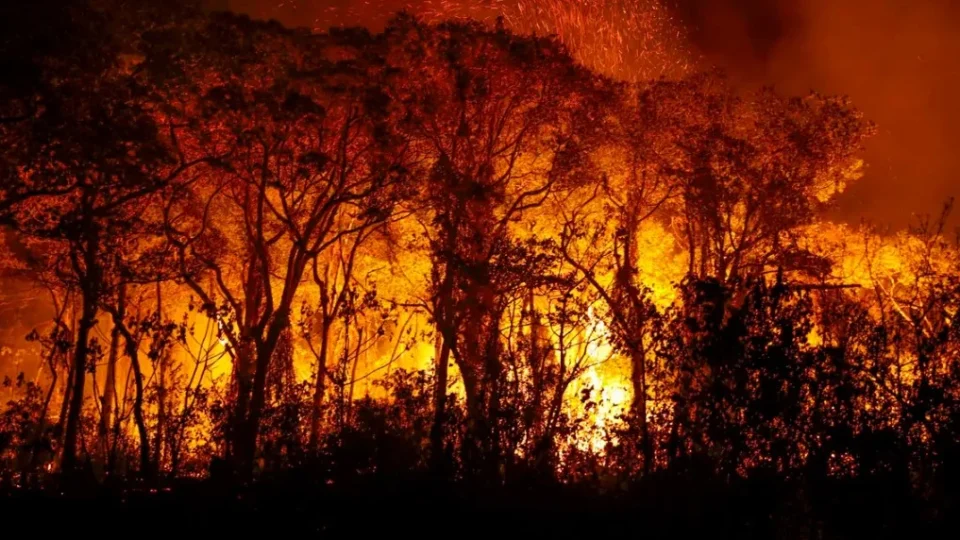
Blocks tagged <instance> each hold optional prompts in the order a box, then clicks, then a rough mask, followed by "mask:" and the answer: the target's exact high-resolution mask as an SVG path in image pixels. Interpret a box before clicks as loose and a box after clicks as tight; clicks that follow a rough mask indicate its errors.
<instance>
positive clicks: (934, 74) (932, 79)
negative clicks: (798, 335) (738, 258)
mask: <svg viewBox="0 0 960 540" xmlns="http://www.w3.org/2000/svg"><path fill="white" fill-rule="evenodd" d="M215 1H218V2H219V3H220V4H228V5H229V7H230V8H231V9H234V10H237V11H241V12H246V13H249V14H251V15H252V16H255V17H263V18H277V19H280V20H281V21H283V22H285V23H287V24H295V25H303V26H313V27H315V28H324V27H326V26H328V25H329V24H335V23H340V24H346V25H352V24H363V25H370V26H374V27H376V26H379V25H381V24H382V23H383V22H384V21H385V20H386V19H387V18H388V17H389V16H390V14H392V13H393V12H395V11H397V10H399V9H401V8H404V7H407V8H413V9H414V10H417V11H425V12H429V13H433V14H437V13H451V15H454V16H456V15H460V16H463V15H469V16H474V17H486V18H488V17H490V16H491V14H494V13H496V12H498V11H503V10H504V9H514V8H515V6H516V5H518V4H528V5H529V4H536V3H537V2H530V1H526V0H473V1H469V0H215ZM569 1H570V2H571V3H573V2H586V1H589V0H569ZM542 3H543V4H553V3H556V0H544V1H543V2H542ZM663 4H664V5H667V6H670V8H671V9H672V10H673V11H674V12H675V17H674V18H676V19H677V20H679V22H680V26H681V27H682V28H683V29H684V32H683V34H685V35H687V36H688V38H689V41H690V42H691V43H690V46H691V47H692V48H693V49H694V50H695V51H696V52H698V53H699V54H700V55H702V57H703V58H704V60H705V62H706V63H708V64H712V65H716V66H719V67H721V68H723V69H725V70H726V71H727V72H728V73H730V75H731V77H732V78H733V80H734V81H736V82H737V83H739V84H741V85H743V86H744V87H756V86H758V85H774V86H776V87H777V88H778V89H780V90H781V91H783V92H785V93H795V94H804V93H806V92H808V91H810V90H816V91H818V92H821V93H827V94H844V95H848V96H850V97H851V98H852V99H853V101H854V103H855V104H856V105H857V106H858V107H860V108H861V109H862V110H863V111H864V112H865V113H866V115H867V117H868V118H870V119H871V120H873V121H874V122H876V123H877V125H878V128H879V133H878V135H877V136H876V137H875V138H874V139H873V140H871V141H870V142H869V144H868V148H867V154H866V160H867V164H868V169H867V174H866V176H865V177H864V178H863V179H862V180H861V181H860V182H859V183H858V184H856V185H855V186H854V187H853V188H852V189H851V190H850V191H849V192H848V193H846V194H845V196H844V197H843V198H842V200H841V203H840V208H839V209H838V212H837V216H836V217H837V218H839V219H841V220H846V221H850V222H856V221H859V220H860V219H867V220H869V221H871V222H874V223H877V224H880V225H890V226H893V227H903V226H905V225H907V224H909V223H910V222H911V221H912V219H913V217H912V216H913V214H936V213H937V212H939V210H940V208H941V205H942V204H943V203H944V202H945V201H946V200H947V199H948V198H950V197H952V196H957V195H960V150H958V149H956V148H955V146H956V144H957V143H958V142H960V69H956V66H955V64H956V59H957V58H960V37H957V34H958V32H960V2H957V1H956V0H920V1H916V0H665V1H664V2H663ZM635 5H638V6H639V5H641V4H639V3H637V4H635ZM651 5H652V4H651ZM957 217H958V216H956V215H955V216H954V221H955V222H957V223H960V220H958V219H957Z"/></svg>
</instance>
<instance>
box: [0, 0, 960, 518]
mask: <svg viewBox="0 0 960 540" xmlns="http://www.w3.org/2000/svg"><path fill="white" fill-rule="evenodd" d="M51 5H52V4H51ZM325 6H326V7H325V8H323V9H318V10H317V11H314V12H313V16H311V17H310V21H311V24H310V26H313V28H309V29H308V28H293V27H287V26H284V25H282V24H280V23H278V22H275V21H271V22H267V21H262V20H258V19H252V18H249V17H247V16H243V15H237V14H234V13H231V12H228V11H217V10H214V9H210V8H211V6H209V5H201V3H199V2H193V1H189V0H172V1H169V2H159V3H158V2H151V1H147V0H143V1H123V2H120V1H113V0H82V1H80V0H78V1H76V2H73V3H71V4H70V5H69V6H67V7H64V8H63V9H59V10H52V9H50V8H51V6H50V5H47V4H46V3H45V2H38V3H37V4H36V5H30V6H19V7H11V8H3V9H4V10H7V11H9V12H10V13H9V15H10V16H9V17H6V18H5V20H7V21H19V22H18V23H16V24H14V25H10V24H7V23H4V24H5V25H6V27H5V28H4V29H3V30H4V31H5V34H4V36H5V37H3V38H2V40H0V45H2V47H3V49H2V54H3V58H2V63H0V226H2V228H3V229H2V230H3V233H4V235H5V244H6V246H7V250H6V252H5V254H4V256H3V257H2V258H0V272H2V274H0V279H2V280H3V283H4V291H3V293H2V295H0V317H2V318H3V320H2V328H3V332H4V334H3V341H2V342H0V346H2V347H3V349H2V351H0V375H2V376H4V377H5V381H4V384H3V387H2V388H0V398H2V403H3V405H2V406H0V493H3V494H14V495H11V497H19V496H20V495H19V494H22V493H42V492H46V491H49V490H51V489H54V490H56V491H63V492H64V493H67V492H70V493H80V494H81V496H83V494H90V493H96V492H97V490H100V489H117V490H119V491H118V492H120V493H123V495H122V497H128V496H130V494H131V493H141V495H142V496H145V497H148V500H153V499H149V497H153V496H161V495H163V496H170V497H174V498H176V497H183V499H182V500H183V501H193V499H192V498H191V497H194V496H195V495H192V493H193V492H191V491H190V490H191V489H197V490H202V489H213V488H210V487H209V486H216V487H217V488H218V489H221V488H222V489H224V490H227V491H225V492H217V493H218V494H220V495H218V496H222V493H230V497H227V498H228V499H230V500H231V501H233V502H231V504H241V505H242V504H250V505H254V504H255V503H252V502H251V503H246V502H243V503H237V502H236V501H237V500H239V501H247V500H258V499H257V497H256V496H254V495H252V494H256V493H260V491H257V490H271V489H274V488H275V486H279V487H276V490H277V492H296V493H297V496H304V495H303V494H304V493H309V494H310V495H309V496H310V497H319V498H321V499H322V500H324V501H326V502H325V503H324V507H325V511H329V512H330V514H329V516H332V517H325V518H324V519H330V520H333V521H336V520H337V519H340V520H341V521H339V522H337V523H339V526H341V527H343V526H345V525H344V522H343V521H342V519H343V518H341V517H337V512H335V511H334V510H331V508H337V506H336V505H337V504H344V505H347V506H349V504H352V503H348V502H342V501H351V500H352V499H349V497H352V496H355V495H354V494H355V491H361V492H363V493H364V496H371V497H379V496H380V495H378V494H377V493H379V492H377V490H378V489H379V490H382V491H383V492H384V493H387V492H389V493H392V491H390V490H398V491H397V492H398V493H417V494H419V493H420V491H419V490H420V489H421V488H422V489H426V488H423V485H429V486H431V487H430V488H429V489H426V491H428V492H429V493H431V494H435V493H447V492H445V491H442V490H445V489H451V490H454V491H452V492H455V491H456V490H467V491H468V492H470V493H478V494H479V493H482V494H484V495H487V494H490V493H494V494H495V495H493V498H497V497H499V496H501V495H502V496H504V497H506V498H511V497H517V498H525V497H528V496H527V495H525V493H532V491H525V490H543V491H537V493H551V494H552V495H551V496H555V497H558V498H557V499H556V500H558V501H566V502H561V503H557V504H561V505H562V504H569V505H572V506H576V507H577V508H580V509H583V508H588V507H590V504H592V503H590V502H584V503H577V504H573V503H571V502H569V500H567V499H564V498H563V497H568V496H569V497H572V496H573V495H570V494H572V493H576V494H577V496H579V495H580V494H581V493H588V494H589V495H588V497H587V499H586V500H587V501H617V504H628V505H630V504H634V502H629V503H624V502H623V501H639V502H638V503H637V504H638V505H639V506H642V507H643V508H644V510H643V512H645V513H647V514H650V515H653V516H654V517H657V516H655V514H656V512H657V510H656V508H658V507H657V506H656V505H655V504H653V505H651V504H650V503H651V499H650V497H651V496H650V493H656V497H657V498H658V500H669V501H673V502H672V503H669V504H681V505H682V504H689V505H703V507H701V506H696V507H693V506H691V507H692V508H693V510H691V512H693V513H697V515H700V516H701V517H702V519H703V524H704V525H707V526H708V527H709V525H708V522H709V519H712V518H710V517H709V516H708V514H709V512H707V511H706V509H705V507H707V506H710V503H704V502H702V501H701V502H690V501H693V499H691V498H690V497H692V495H691V493H692V492H698V491H702V490H716V492H717V493H727V494H730V493H738V491H737V490H742V492H745V493H750V494H751V495H750V497H753V498H752V499H750V501H752V502H750V504H743V505H740V506H736V505H733V503H731V505H732V506H730V507H729V508H728V510H729V511H732V512H734V513H735V515H737V516H738V517H737V518H733V520H741V519H742V522H743V523H745V524H747V525H741V524H740V522H739V521H738V522H737V523H736V524H735V525H734V527H741V526H743V527H747V529H749V527H754V526H755V523H756V520H757V519H761V520H763V521H764V523H768V526H769V527H782V526H787V525H783V524H782V523H779V522H778V523H777V524H774V523H773V521H771V520H774V519H776V520H784V523H786V522H788V521H790V520H796V521H794V522H791V523H793V525H789V526H797V527H800V523H803V525H802V526H803V527H808V528H810V532H811V534H813V533H814V532H816V534H818V535H820V536H822V535H823V531H824V530H826V529H815V527H826V528H830V527H836V529H830V530H834V531H836V530H842V528H843V527H845V526H846V524H845V523H841V522H840V521H836V519H835V518H830V519H834V521H829V520H828V519H827V518H824V517H823V516H824V515H827V513H831V512H826V510H824V506H823V504H822V503H821V502H820V501H822V500H826V499H827V498H830V497H834V499H831V500H834V501H836V500H840V499H841V498H842V497H850V498H851V500H853V499H855V498H857V497H862V496H863V494H862V491H861V487H862V486H864V485H866V486H873V487H874V488H875V490H876V493H877V495H875V496H876V497H877V498H878V499H877V500H879V499H881V498H883V497H884V496H885V494H886V495H889V494H890V493H894V495H891V497H894V498H895V500H896V501H901V502H902V501H907V500H909V501H911V502H910V505H913V506H911V507H916V508H918V510H917V513H918V515H921V514H922V516H923V519H922V520H921V521H923V520H927V521H923V523H927V524H929V523H934V522H936V523H938V524H939V523H940V521H937V520H938V519H939V520H942V519H944V518H943V516H942V512H944V511H945V509H948V508H951V507H952V506H951V505H952V504H954V503H955V502H956V501H957V499H956V497H957V495H958V494H960V492H958V491H957V490H956V488H957V487H958V484H957V479H956V473H955V472H954V467H955V463H956V459H957V458H958V457H960V445H958V442H957V441H958V440H960V439H958V434H960V357H958V354H960V321H958V310H960V251H958V244H957V240H956V237H955V236H954V234H953V233H952V231H951V230H950V229H949V226H948V223H949V218H948V216H949V211H950V203H949V202H948V203H947V204H946V205H945V210H944V212H943V215H940V216H934V217H931V218H920V219H918V220H917V222H916V224H915V226H913V227H911V228H910V229H908V230H902V231H899V232H896V231H895V232H887V231H885V232H884V233H883V234H881V233H880V232H878V229H876V228H873V227H870V226H867V225H860V226H851V225H846V224H841V223H837V222H835V221H833V220H831V218H830V213H829V211H830V210H831V209H832V208H835V207H836V205H837V202H838V200H839V199H840V197H842V196H843V194H844V193H845V192H848V191H849V190H850V189H852V187H853V186H856V185H857V184H858V183H859V182H862V181H863V176H864V174H865V171H867V170H868V167H869V165H870V164H869V162H865V160H864V148H865V145H866V144H867V141H868V140H870V138H871V137H873V136H874V135H875V134H876V132H877V129H876V127H875V125H874V124H873V123H872V122H870V121H869V120H868V119H867V118H865V115H864V114H863V113H862V112H861V111H859V110H858V109H857V108H856V104H855V103H854V102H852V101H851V100H850V99H848V98H846V97H840V96H831V95H825V94H820V93H816V92H813V93H809V94H806V95H800V96H791V95H786V94H783V93H780V92H778V91H777V90H775V89H772V88H764V87H758V88H751V89H744V88H743V87H742V86H741V85H739V84H735V83H733V82H731V81H730V80H729V79H728V78H727V77H726V76H724V75H723V74H722V73H720V72H719V70H717V69H712V68H711V67H710V66H708V65H706V64H705V63H704V62H703V61H702V60H701V59H700V58H698V57H697V54H695V53H694V52H692V51H693V48H692V47H690V45H689V40H688V39H687V36H686V30H685V29H684V28H683V26H682V23H681V22H680V21H679V20H677V18H676V17H675V15H674V13H675V12H674V11H673V10H671V9H670V8H668V7H667V6H666V5H665V4H662V3H660V2H658V1H654V0H649V1H647V0H630V1H627V0H607V1H601V0H596V1H588V0H584V1H577V2H562V1H559V0H543V1H528V0H522V1H519V0H518V1H513V2H506V1H493V2H455V1H441V2H420V3H414V2H389V1H384V2H367V3H362V5H361V4H360V3H350V2H340V3H336V2H333V3H327V4H325ZM214 7H219V8H226V7H234V6H224V5H219V6H214ZM274 7H277V6H274ZM279 7H280V8H283V7H284V4H281V5H280V6H279ZM287 7H290V6H287ZM294 7H296V6H294ZM404 8H406V9H407V11H408V12H400V10H401V9H404ZM354 19H360V21H354ZM360 23H362V24H363V25H365V26H367V27H366V28H364V27H362V26H355V25H356V24H360ZM290 478H296V480H295V481H290V480H289V479H290ZM188 479H189V480H191V481H194V482H196V484H190V485H191V486H194V487H191V488H185V487H183V486H184V485H185V484H184V483H183V482H185V481H186V480H188ZM285 482H292V483H289V484H288V483H285ZM291 485H294V486H295V488H289V486H291ZM196 486H201V487H196ZM204 486H207V487H204ZM451 486H453V487H451ZM564 490H569V491H564ZM724 490H727V491H724ZM885 490H886V491H885ZM370 492H373V495H371V493H370ZM204 493H205V492H204ZM556 493H561V494H563V495H556ZM774 493H775V494H776V495H772V494H774ZM828 493H829V495H827V494H828ZM143 494H145V495H143ZM164 494H166V495H164ZM496 494H501V495H496ZM503 494H506V495H503ZM611 494H613V495H611ZM785 494H786V495H785ZM234 495H235V496H234ZM286 496H288V497H290V495H289V494H288V495H286ZM418 496H419V495H418ZM432 496H433V495H432ZM231 497H232V498H231ZM411 497H413V495H411ZM897 497H898V498H897ZM734 498H736V497H734ZM438 499H440V500H443V499H444V496H443V495H440V496H438ZM124 500H125V499H124ZM510 500H513V499H510ZM550 500H554V499H550ZM571 500H572V499H571ZM745 500H746V499H745ZM771 500H776V501H777V502H776V503H771V502H770V501H771ZM871 500H872V499H871ZM331 501H341V502H336V503H331ZM678 501H685V502H683V503H680V502H678ZM874 502H876V501H874ZM761 503H762V504H761ZM842 503H844V501H841V502H838V503H837V504H842ZM190 504H192V503H190ZM409 504H410V505H411V507H413V506H414V505H415V502H413V501H412V500H411V501H410V502H409ZM602 504H604V505H606V504H607V503H606V502H604V503H602ZM611 504H612V503H611ZM657 504H659V503H657ZM763 504H777V505H782V508H781V507H777V508H776V509H775V510H769V511H767V510H764V508H766V507H764V506H763ZM877 504H879V503H877ZM891 504H892V503H891ZM184 505H185V506H186V505H188V503H187V502H185V503H184ZM331 505H332V506H331ZM757 505H759V506H757ZM904 505H905V506H906V503H904ZM303 506H304V505H302V504H301V502H297V503H296V507H297V508H301V507H303ZM800 507H802V508H803V510H796V508H800ZM239 508H241V509H242V508H248V507H244V506H240V507H239ZM249 508H257V509H258V510H259V509H260V507H256V506H251V507H249ZM404 508H406V507H404ZM617 508H619V507H617ZM730 508H732V509H733V510H730ZM241 511H242V510H241ZM404 511H407V510H404ZM700 512H706V513H704V514H701V513H700ZM754 512H756V513H754ZM791 512H794V513H791ZM647 514H644V515H647ZM324 515H325V516H326V515H327V514H324ZM676 515H677V516H679V515H683V510H677V513H676ZM761 515H762V518H757V516H761ZM774 515H776V516H778V517H776V518H774V517H773V516H774ZM845 515H847V517H848V518H849V519H851V520H856V519H860V518H861V517H862V516H860V515H858V514H856V513H855V512H853V513H849V514H845ZM928 516H935V517H936V519H933V518H929V519H928ZM915 517H916V516H913V515H912V514H911V515H910V516H908V517H905V518H903V521H902V522H901V521H897V522H896V523H895V524H894V526H904V527H906V525H905V524H907V523H910V524H911V525H910V526H913V524H915V523H917V521H911V520H913V519H914V518H915ZM889 519H894V518H892V517H891V518H889ZM917 519H920V518H917ZM294 521H296V522H297V523H301V522H302V520H299V521H298V520H293V519H289V518H288V519H287V520H286V523H287V525H290V526H292V525H291V524H292V523H293V522H294ZM828 521H829V523H828ZM841 521H842V520H841ZM331 523H332V522H331ZM610 523H616V522H615V521H611V522H610ZM825 523H827V524H826V525H824V524H825ZM814 524H817V525H814ZM324 526H327V524H325V525H324ZM611 526H612V525H611ZM765 526H767V525H765ZM884 526H886V525H884ZM931 526H932V525H931ZM309 527H312V525H309ZM747 529H739V530H741V531H742V530H747ZM539 530H541V531H542V530H543V529H539ZM750 530H752V529H750ZM764 530H766V529H764ZM859 530H861V531H862V529H859ZM566 532H569V531H566ZM754 532H756V531H754ZM832 534H833V533H830V534H828V535H832ZM843 534H846V533H843ZM761 535H762V534H761ZM841 535H842V534H841ZM799 536H804V534H799Z"/></svg>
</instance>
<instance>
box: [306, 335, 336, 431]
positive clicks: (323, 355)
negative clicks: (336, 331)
mask: <svg viewBox="0 0 960 540" xmlns="http://www.w3.org/2000/svg"><path fill="white" fill-rule="evenodd" d="M332 322H333V321H332V320H330V318H329V317H326V316H323V318H322V320H321V325H322V327H321V329H320V353H319V354H318V355H317V378H316V383H315V385H314V388H313V407H312V409H311V415H310V448H311V449H314V450H315V449H316V448H317V445H318V444H319V443H320V423H321V420H322V418H323V395H324V393H325V392H326V375H327V352H328V347H329V343H330V326H331V324H332Z"/></svg>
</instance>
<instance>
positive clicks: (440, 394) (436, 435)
mask: <svg viewBox="0 0 960 540" xmlns="http://www.w3.org/2000/svg"><path fill="white" fill-rule="evenodd" d="M441 340H442V343H441V345H440V354H439V355H438V357H437V383H436V387H435V389H434V396H433V398H434V402H433V403H434V408H433V426H432V427H431V428H430V457H431V459H432V462H433V467H434V470H435V471H436V472H442V471H443V466H444V447H443V440H444V419H445V417H446V415H447V373H448V371H449V367H450V346H449V344H448V343H447V341H446V340H443V339H442V338H441Z"/></svg>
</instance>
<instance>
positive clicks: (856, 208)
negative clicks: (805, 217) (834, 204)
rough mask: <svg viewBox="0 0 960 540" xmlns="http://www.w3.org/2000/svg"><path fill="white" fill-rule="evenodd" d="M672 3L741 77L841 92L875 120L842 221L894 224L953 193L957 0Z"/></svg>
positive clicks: (958, 182)
mask: <svg viewBox="0 0 960 540" xmlns="http://www.w3.org/2000/svg"><path fill="white" fill-rule="evenodd" d="M677 13H678V17H680V18H681V19H682V20H683V21H684V23H685V25H686V26H687V27H688V28H689V29H690V36H691V40H692V41H693V43H694V46H695V47H696V48H697V49H698V50H699V51H701V52H702V53H703V55H704V56H705V57H706V58H707V59H708V60H709V61H711V62H713V63H715V64H716V65H719V66H721V67H723V68H725V69H726V70H727V71H728V72H729V73H731V75H732V76H733V78H734V79H735V80H737V81H739V82H740V83H742V84H744V85H752V86H755V85H758V84H773V85H775V86H776V87H777V88H779V89H781V90H783V91H784V92H789V93H805V92H807V91H809V90H817V91H818V92H822V93H831V94H845V95H849V96H850V97H851V98H852V99H853V101H854V103H855V104H856V105H857V106H858V107H859V108H860V109H862V110H863V111H864V112H865V114H866V115H867V117H868V118H870V119H871V120H873V121H874V122H876V123H877V125H878V129H879V133H878V135H877V136H876V137H875V138H874V139H873V140H871V141H870V142H869V143H868V149H867V154H866V160H867V163H868V167H869V168H868V171H867V175H866V176H865V177H864V179H863V180H861V182H860V183H858V184H857V185H856V186H855V187H854V188H852V189H851V190H850V191H849V192H848V193H847V194H846V195H845V196H844V198H843V200H842V202H841V207H840V209H839V217H841V218H842V219H845V220H848V221H857V220H859V219H860V218H861V217H863V218H866V219H868V220H870V221H873V222H875V223H878V224H887V225H892V226H894V227H902V226H904V225H906V224H908V223H910V221H911V219H912V216H911V215H912V214H914V213H918V214H936V213H938V212H939V210H940V208H941V205H942V204H943V202H944V201H945V200H946V199H947V198H949V197H953V196H957V195H960V152H958V149H957V143H958V142H960V70H958V69H957V58H960V37H958V31H960V2H956V1H955V0H922V1H913V0H680V2H679V3H678V5H677ZM954 222H955V223H960V221H958V220H957V216H956V215H955V216H954Z"/></svg>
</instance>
